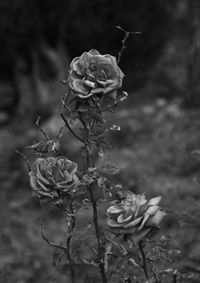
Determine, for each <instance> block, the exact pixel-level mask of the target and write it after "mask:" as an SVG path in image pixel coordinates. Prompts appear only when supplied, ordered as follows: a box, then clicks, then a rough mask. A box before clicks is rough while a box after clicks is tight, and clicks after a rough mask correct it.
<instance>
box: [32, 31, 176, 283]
mask: <svg viewBox="0 0 200 283" xmlns="http://www.w3.org/2000/svg"><path fill="white" fill-rule="evenodd" d="M128 35H129V33H127V32H126V37H127V36H128ZM122 43H123V46H122V49H121V51H120V52H119V58H118V60H117V59H116V58H115V57H114V56H111V55H109V54H105V55H102V54H100V53H99V52H98V51H97V50H94V49H92V50H90V51H89V52H84V53H83V54H82V55H81V56H80V57H76V58H74V59H73V60H72V62H71V65H70V70H69V76H68V79H67V81H66V82H65V83H66V84H67V85H68V94H67V96H66V97H65V99H63V101H62V111H61V117H62V119H63V122H64V127H66V128H67V129H68V130H69V131H70V133H71V134H72V135H73V136H74V138H75V139H77V140H78V141H79V142H80V143H81V145H82V146H81V152H80V153H81V157H82V159H83V160H84V162H82V164H77V163H76V162H74V161H71V160H69V159H68V158H67V157H65V156H63V155H62V154H61V153H60V152H59V149H58V148H57V146H56V141H55V140H54V139H52V140H51V139H49V138H48V136H47V135H46V133H45V132H44V131H43V130H42V129H40V130H41V131H42V132H43V133H44V135H45V140H44V141H40V142H39V143H36V144H34V145H33V146H30V148H31V149H34V150H35V152H36V153H37V154H39V157H38V158H36V159H35V161H34V163H33V164H32V165H29V175H30V184H31V188H32V193H33V196H34V197H35V198H37V199H38V200H39V201H40V202H41V203H49V204H51V205H54V206H56V207H57V208H59V209H60V210H61V211H62V212H63V213H64V215H65V217H66V223H67V231H66V239H65V243H64V244H58V243H54V242H51V241H49V240H48V238H47V237H46V236H45V234H44V232H43V229H41V234H42V237H43V238H44V239H45V241H47V243H48V244H49V245H51V246H53V247H55V248H56V249H57V251H58V252H57V254H56V259H58V258H59V260H60V258H62V259H63V256H65V257H64V258H65V264H64V265H63V268H62V270H64V272H65V273H67V274H69V278H70V281H71V282H72V283H75V282H76V281H77V280H78V276H79V274H77V270H76V267H79V266H82V265H84V266H85V268H87V267H88V266H92V267H93V268H95V269H96V268H98V270H99V277H98V279H97V281H98V280H100V281H98V282H103V283H107V282H177V278H178V276H179V275H178V271H177V270H174V269H173V267H171V268H169V267H168V263H169V262H171V261H172V257H173V254H174V253H176V251H172V250H170V249H169V239H168V237H166V236H161V237H160V239H158V240H157V241H153V240H152V237H153V236H154V234H156V233H157V231H158V230H159V228H160V227H159V225H160V223H161V221H162V219H163V217H164V216H165V214H166V213H165V212H164V211H163V210H162V208H161V207H160V205H159V203H160V201H161V196H156V197H153V198H151V199H149V200H147V199H146V197H145V195H144V194H135V193H133V192H132V191H131V190H129V189H127V188H123V187H122V186H121V185H118V184H115V183H114V182H113V181H112V178H111V175H115V174H117V173H118V172H119V168H117V167H116V166H113V165H112V164H107V163H106V164H103V165H98V163H97V157H99V158H100V157H102V156H103V155H104V154H105V152H106V150H107V149H109V148H110V147H111V144H110V141H109V139H108V135H109V132H110V131H118V130H120V128H119V126H117V125H112V126H111V127H110V128H108V127H106V120H105V118H104V116H105V115H104V114H105V113H106V112H113V111H115V110H116V109H117V106H118V105H119V104H120V103H121V102H123V101H124V99H126V98H127V96H128V95H127V93H126V92H124V91H123V90H122V82H123V78H124V74H123V72H122V71H121V69H120V67H119V61H120V58H121V55H122V52H123V50H124V48H125V40H124V41H122ZM37 124H38V126H39V123H38V121H37ZM61 137H62V131H60V134H59V136H58V137H57V138H58V139H60V138H61ZM88 207H89V208H91V209H92V214H93V223H92V226H93V227H94V229H93V230H92V229H90V231H88V229H87V228H86V229H85V235H84V236H83V235H82V239H80V238H79V236H77V235H78V231H77V229H76V220H77V218H78V214H79V211H80V209H87V208H88ZM100 210H101V213H102V211H103V214H104V215H106V221H105V222H106V223H104V224H103V225H102V224H101V223H100V222H101V221H100V213H99V212H100ZM91 238H92V240H91ZM81 246H85V247H86V246H87V247H88V248H89V249H90V250H91V251H92V253H93V256H92V257H90V258H86V257H85V255H83V254H81ZM164 278H165V279H164ZM166 278H168V279H169V281H167V280H168V279H166ZM91 280H92V279H91V278H90V275H88V274H87V275H85V278H84V282H93V281H91ZM162 280H164V281H162ZM97 281H95V282H97Z"/></svg>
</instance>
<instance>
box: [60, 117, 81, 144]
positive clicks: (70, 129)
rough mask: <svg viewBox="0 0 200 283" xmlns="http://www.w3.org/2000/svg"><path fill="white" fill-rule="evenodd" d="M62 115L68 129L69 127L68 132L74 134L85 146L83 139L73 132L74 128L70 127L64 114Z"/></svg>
mask: <svg viewBox="0 0 200 283" xmlns="http://www.w3.org/2000/svg"><path fill="white" fill-rule="evenodd" d="M60 115H61V118H62V119H63V121H64V122H65V125H66V127H67V128H68V130H69V131H70V132H71V134H72V135H73V136H74V137H75V138H76V139H77V140H79V141H80V142H82V143H84V144H85V141H84V140H83V139H82V138H80V137H79V136H78V135H77V134H76V133H75V132H74V131H73V130H72V128H71V127H70V125H69V123H68V121H67V119H66V118H65V116H64V114H63V113H61V114H60Z"/></svg>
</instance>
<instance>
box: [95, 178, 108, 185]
mask: <svg viewBox="0 0 200 283" xmlns="http://www.w3.org/2000/svg"><path fill="white" fill-rule="evenodd" d="M106 181H107V178H106V177H103V176H100V177H99V178H98V179H97V184H98V186H99V187H103V185H104V184H105V182H106Z"/></svg>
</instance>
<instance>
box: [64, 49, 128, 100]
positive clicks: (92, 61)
mask: <svg viewBox="0 0 200 283" xmlns="http://www.w3.org/2000/svg"><path fill="white" fill-rule="evenodd" d="M123 77H124V74H123V73H122V71H121V70H120V68H119V67H118V65H117V60H116V58H115V57H114V56H111V55H109V54H105V55H101V54H100V53H99V52H98V51H97V50H95V49H92V50H90V51H89V52H84V53H83V54H82V55H81V56H80V57H76V58H74V59H73V60H72V62H71V65H70V74H69V87H70V88H71V89H72V90H73V91H74V92H75V93H76V94H77V95H78V96H79V97H80V98H88V97H91V96H93V95H94V94H109V95H110V97H112V98H113V99H115V98H116V96H117V90H118V89H119V88H120V87H121V86H122V80H123Z"/></svg>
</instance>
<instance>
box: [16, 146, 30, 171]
mask: <svg viewBox="0 0 200 283" xmlns="http://www.w3.org/2000/svg"><path fill="white" fill-rule="evenodd" d="M15 152H16V153H18V154H19V155H21V156H22V157H23V158H24V160H25V162H26V164H27V167H28V172H31V166H30V163H29V161H28V159H27V158H26V156H25V155H24V154H23V153H21V152H20V151H18V150H17V149H15Z"/></svg>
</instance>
